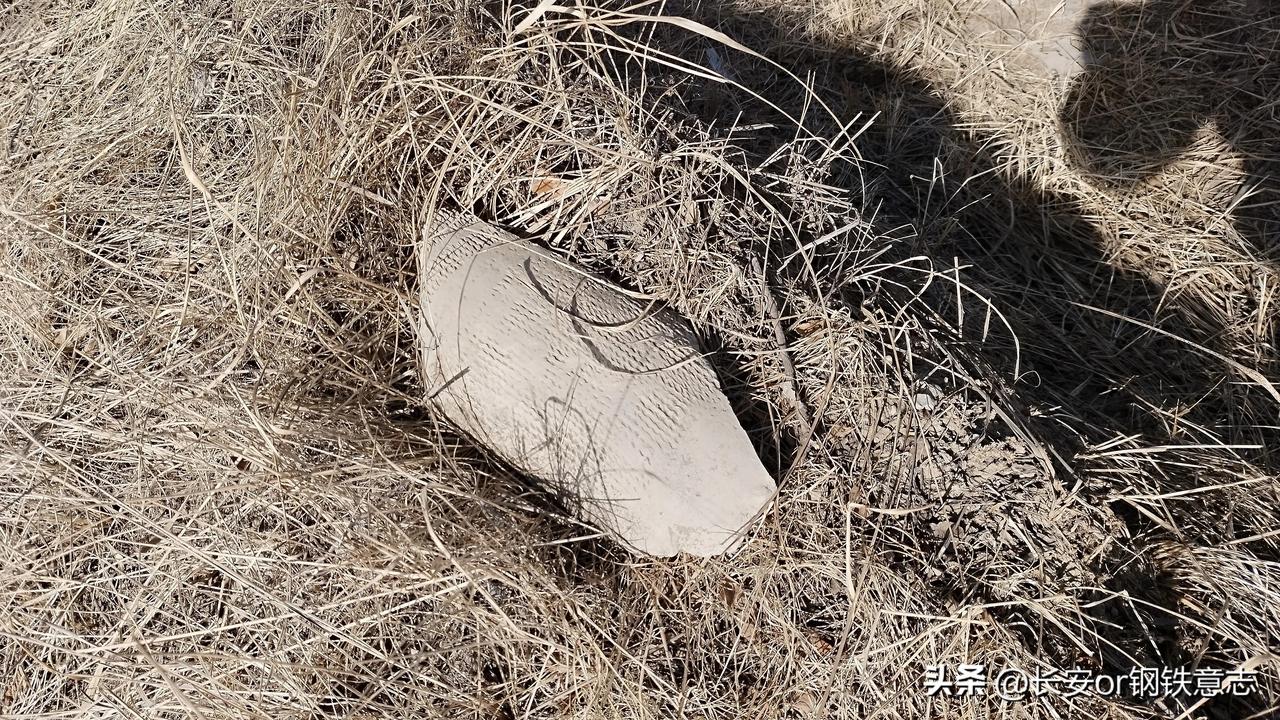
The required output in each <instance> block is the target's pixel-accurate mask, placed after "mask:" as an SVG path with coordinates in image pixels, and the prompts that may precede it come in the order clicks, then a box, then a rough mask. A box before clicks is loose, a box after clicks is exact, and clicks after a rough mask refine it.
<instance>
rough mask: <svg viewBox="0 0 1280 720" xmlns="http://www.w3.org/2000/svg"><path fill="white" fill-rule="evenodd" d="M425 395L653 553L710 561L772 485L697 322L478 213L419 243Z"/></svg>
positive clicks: (456, 218)
mask: <svg viewBox="0 0 1280 720" xmlns="http://www.w3.org/2000/svg"><path fill="white" fill-rule="evenodd" d="M418 262H419V283H420V288H421V297H420V300H421V309H422V315H421V324H422V327H421V341H422V349H423V368H424V373H425V375H426V377H425V382H426V387H427V392H428V393H429V394H431V396H432V401H433V403H434V404H435V405H436V407H437V408H439V409H440V410H441V411H442V412H443V413H444V414H445V415H446V416H447V417H448V418H449V419H450V420H451V421H452V422H453V423H454V424H455V425H456V426H457V427H458V428H459V429H461V430H462V431H464V432H465V433H466V434H467V435H469V436H471V437H472V438H473V439H474V440H476V441H477V442H478V443H480V444H482V445H484V446H486V447H488V448H489V449H490V450H491V451H493V452H494V453H496V454H497V455H499V456H501V457H502V458H504V459H505V460H507V461H508V462H510V463H511V464H512V465H514V466H516V467H517V468H520V469H521V470H523V471H525V472H527V473H528V474H529V475H531V476H533V477H535V478H537V479H539V480H541V481H543V482H544V483H546V484H547V485H548V486H549V487H550V488H551V489H552V490H554V491H556V492H557V493H558V494H560V495H561V496H562V497H564V498H566V500H567V501H568V503H569V504H570V505H571V506H572V507H574V508H575V509H576V510H577V511H578V512H579V513H580V514H581V516H582V517H583V518H584V519H585V520H588V521H589V522H592V523H593V524H596V525H598V526H600V527H602V528H603V529H606V530H608V531H610V532H612V533H613V534H614V535H615V536H617V537H618V538H619V539H621V540H622V541H624V542H625V543H626V544H627V545H629V546H630V547H632V548H634V549H636V550H639V551H641V552H645V553H649V554H653V555H674V554H676V553H679V552H686V553H691V554H695V555H704V556H705V555H714V554H718V553H721V552H724V551H726V550H729V549H731V548H733V547H734V546H735V545H736V543H737V541H738V540H739V539H740V537H741V535H740V532H739V531H740V530H741V529H742V527H743V526H744V525H745V524H746V523H748V522H750V521H751V520H752V518H754V517H755V516H756V515H757V514H758V513H759V512H760V511H761V510H762V509H763V508H764V507H765V506H766V505H767V504H768V502H769V501H770V499H771V498H772V496H773V493H774V490H775V485H774V482H773V479H772V478H771V477H770V476H769V474H768V472H767V471H766V470H765V469H764V467H763V465H762V464H761V462H760V460H759V458H758V456H757V455H756V453H755V450H754V448H753V447H752V445H751V442H750V440H749V439H748V437H747V434H746V432H745V431H744V430H743V428H742V426H741V425H740V424H739V422H738V419H737V417H736V416H735V415H734V413H733V410H732V408H731V407H730V405H729V402H728V400H727V399H726V398H725V396H724V394H723V392H722V391H721V389H720V385H719V382H718V380H717V378H716V375H715V372H714V371H713V369H712V368H711V366H710V364H709V363H708V362H707V361H706V359H705V357H704V356H703V355H702V354H701V351H700V350H699V347H698V343H697V341H696V338H695V336H694V333H693V331H692V328H691V326H690V325H689V323H688V321H687V320H685V319H684V318H682V317H680V316H679V315H677V314H675V313H674V312H672V311H670V310H667V309H655V308H654V307H653V306H652V305H651V303H649V302H646V301H641V300H637V299H634V298H632V297H630V296H628V295H627V294H626V293H624V292H623V291H621V290H619V289H618V288H616V287H615V286H613V285H611V284H609V283H608V282H606V281H605V280H603V279H602V278H600V277H598V276H596V275H593V274H591V273H589V272H587V271H585V270H583V269H581V268H578V267H576V266H574V265H572V264H570V263H568V262H566V261H564V260H563V259H561V258H559V257H558V256H556V255H555V254H554V253H551V252H550V251H547V250H544V249H542V248H540V247H538V246H536V245H534V244H532V243H528V242H525V241H522V240H519V239H518V238H516V237H515V236H513V235H511V234H510V233H507V232H505V231H502V230H499V229H497V228H495V227H493V226H491V225H488V224H486V223H483V222H481V221H479V220H477V219H475V218H474V217H471V216H469V215H464V214H459V213H453V212H450V211H443V210H441V211H437V212H436V213H435V216H434V218H433V219H432V220H431V222H430V223H429V224H428V227H427V228H426V230H425V231H424V236H423V242H422V245H421V247H420V248H419V253H418Z"/></svg>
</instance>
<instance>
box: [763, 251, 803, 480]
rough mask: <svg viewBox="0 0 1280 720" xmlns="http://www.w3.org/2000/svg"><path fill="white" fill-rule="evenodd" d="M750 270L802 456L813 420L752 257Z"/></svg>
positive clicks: (772, 302) (774, 303)
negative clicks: (778, 360) (778, 362)
mask: <svg viewBox="0 0 1280 720" xmlns="http://www.w3.org/2000/svg"><path fill="white" fill-rule="evenodd" d="M751 270H752V272H754V273H755V274H756V276H758V277H759V278H760V288H761V292H760V296H761V297H762V298H764V312H765V315H767V316H768V317H769V321H770V323H772V325H773V340H774V342H775V343H776V344H777V346H778V357H780V358H782V369H783V370H784V371H785V372H786V373H787V382H786V385H785V386H784V387H783V394H784V395H785V396H786V397H787V401H788V402H790V403H791V406H792V408H794V411H795V416H796V423H797V424H798V425H799V426H800V433H799V436H800V438H801V442H800V443H798V444H797V445H796V453H797V454H803V453H804V451H805V446H807V445H808V441H809V438H812V437H813V420H812V419H811V418H810V417H809V409H808V408H807V407H805V404H804V401H803V400H801V399H800V383H799V381H798V380H797V379H796V366H795V364H794V363H793V362H791V353H790V352H788V351H787V334H786V332H785V331H784V330H783V328H782V313H781V312H779V311H778V303H777V301H776V300H774V298H773V291H772V290H770V289H769V280H768V278H767V277H765V274H764V268H763V267H761V265H760V260H759V259H758V258H756V257H754V256H753V257H752V258H751ZM796 460H797V461H798V460H799V458H798V457H797V458H796ZM792 467H794V462H793V464H792Z"/></svg>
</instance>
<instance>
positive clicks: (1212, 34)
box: [1062, 0, 1280, 262]
mask: <svg viewBox="0 0 1280 720" xmlns="http://www.w3.org/2000/svg"><path fill="white" fill-rule="evenodd" d="M1078 34H1079V36H1080V39H1081V41H1082V45H1083V51H1084V58H1083V59H1084V63H1085V66H1086V70H1085V71H1084V72H1083V73H1082V74H1081V75H1080V76H1079V77H1077V78H1076V79H1075V80H1074V81H1073V83H1072V87H1071V92H1070V95H1069V97H1068V100H1067V102H1066V104H1065V106H1064V107H1063V110H1062V120H1063V124H1064V126H1065V128H1066V130H1067V137H1068V139H1069V140H1070V146H1071V150H1072V155H1073V158H1074V160H1075V161H1076V162H1077V164H1078V166H1079V167H1080V168H1081V169H1082V170H1083V171H1084V172H1086V173H1087V174H1089V175H1091V176H1093V178H1094V179H1095V180H1097V181H1099V182H1103V183H1107V184H1112V185H1120V186H1135V185H1137V184H1139V183H1141V182H1142V181H1143V180H1146V179H1147V178H1149V177H1150V176H1151V175H1153V174H1154V173H1156V172H1159V171H1160V170H1161V169H1163V168H1165V167H1166V166H1168V165H1169V164H1170V163H1172V162H1174V161H1176V160H1178V159H1179V158H1181V157H1182V156H1183V155H1184V153H1185V152H1186V151H1187V150H1188V149H1189V148H1190V146H1191V144H1192V142H1193V140H1194V139H1195V135H1196V134H1197V132H1198V131H1200V130H1201V129H1202V128H1204V127H1205V126H1206V125H1207V124H1209V123H1212V124H1214V125H1216V126H1217V130H1218V131H1219V132H1220V133H1221V134H1222V135H1223V137H1224V138H1225V139H1226V140H1227V141H1228V142H1229V143H1230V144H1231V145H1232V146H1233V148H1234V150H1235V151H1236V152H1237V153H1238V154H1239V155H1240V156H1242V157H1243V158H1244V171H1245V175H1246V179H1245V181H1244V184H1243V187H1242V188H1241V190H1242V193H1241V194H1240V195H1238V196H1237V200H1238V204H1237V205H1236V207H1235V210H1234V213H1233V215H1234V217H1233V219H1234V222H1235V224H1236V228H1237V229H1238V231H1239V232H1240V234H1241V235H1242V236H1244V238H1245V239H1246V240H1247V241H1248V242H1249V244H1250V245H1251V250H1252V252H1254V253H1255V254H1256V255H1257V256H1258V257H1260V258H1261V259H1264V260H1270V261H1272V262H1280V7H1278V6H1276V5H1275V4H1274V3H1272V2H1269V0H1147V1H1146V2H1114V1H1108V2H1101V3H1098V4H1096V5H1093V6H1091V7H1090V8H1089V9H1088V12H1087V13H1086V15H1085V17H1084V19H1083V20H1081V21H1080V24H1079V27H1078ZM1246 191H1252V194H1251V195H1249V196H1247V197H1246V196H1245V193H1246Z"/></svg>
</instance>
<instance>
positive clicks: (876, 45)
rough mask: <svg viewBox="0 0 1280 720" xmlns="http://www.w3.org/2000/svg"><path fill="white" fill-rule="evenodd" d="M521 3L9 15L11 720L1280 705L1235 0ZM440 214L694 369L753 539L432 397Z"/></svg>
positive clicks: (0, 529) (1268, 287) (1273, 137)
mask: <svg viewBox="0 0 1280 720" xmlns="http://www.w3.org/2000/svg"><path fill="white" fill-rule="evenodd" d="M1026 6H1027V4H1025V3H1023V4H1018V7H1019V8H1022V9H1021V10H1019V12H1021V13H1022V14H1021V15H1020V17H1030V16H1034V15H1036V13H1040V12H1042V11H1043V10H1044V8H1040V9H1036V8H1029V9H1028V8H1027V7H1026ZM537 7H538V9H537V10H534V11H533V12H530V9H529V8H528V7H511V6H509V5H507V4H504V3H501V2H495V3H488V2H485V3H481V2H467V1H464V0H459V1H457V2H443V1H441V0H433V1H430V2H426V1H424V2H410V1H406V2H374V3H359V4H357V3H345V2H321V1H320V0H315V1H311V0H302V1H294V2H290V3H277V2H271V1H269V0H239V1H237V2H231V3H224V2H207V3H200V2H194V3H172V4H166V3H153V2H140V1H137V2H135V1H133V0H116V1H115V2H60V1H53V0H19V2H16V3H12V4H10V5H9V6H7V7H5V8H4V9H2V10H0V158H2V159H0V248H2V249H3V254H0V258H2V259H0V262H2V263H4V265H3V272H0V308H2V312H3V317H4V318H5V319H6V323H5V324H3V326H2V329H3V333H2V334H0V337H2V338H3V345H2V346H0V347H2V350H0V362H2V363H3V365H2V366H0V414H2V415H0V416H2V417H3V425H2V427H3V430H2V431H0V432H3V438H4V442H3V448H4V451H3V464H0V467H3V468H4V470H3V473H4V474H3V482H0V595H2V596H3V602H0V713H3V714H4V715H5V716H10V717H156V718H159V717H209V718H222V717H225V718H246V717H268V718H281V717H298V718H302V717H305V718H326V717H351V718H371V717H406V716H411V717H418V716H423V717H429V716H439V717H482V718H494V717H497V718H525V717H533V718H552V717H555V718H559V717H578V718H596V717H608V718H615V717H616V718H633V717H635V718H641V717H646V718H647V717H652V718H666V717H673V716H688V717H696V718H737V717H759V718H809V717H813V718H817V717H834V718H863V717H905V718H916V717H948V718H950V717H965V718H968V717H1046V718H1048V717H1078V716H1087V717H1095V718H1112V717H1114V718H1147V717H1151V718H1164V717H1176V716H1179V715H1180V714H1185V716H1188V717H1214V718H1242V717H1270V716H1271V715H1272V714H1274V713H1275V712H1276V708H1277V704H1278V703H1280V678H1278V673H1280V668H1278V667H1277V664H1276V655H1277V654H1280V534H1278V531H1277V529H1276V528H1278V527H1280V481H1278V480H1277V475H1276V473H1277V467H1280V457H1278V456H1277V454H1276V453H1277V449H1280V442H1278V441H1277V434H1278V433H1280V430H1278V427H1277V426H1280V393H1277V390H1276V389H1275V387H1274V386H1273V385H1272V382H1271V381H1272V380H1273V379H1275V378H1277V376H1278V373H1277V371H1276V362H1275V354H1276V352H1277V343H1276V337H1277V327H1276V325H1277V315H1280V312H1278V311H1277V307H1278V305H1277V293H1276V290H1277V287H1280V272H1277V270H1278V266H1277V263H1278V262H1280V251H1278V249H1277V247H1276V239H1275V238H1276V237H1277V233H1276V228H1277V227H1280V221H1278V218H1277V213H1276V202H1275V201H1276V198H1277V193H1278V192H1280V189H1278V184H1277V182H1276V180H1275V178H1277V177H1280V172H1276V169H1277V165H1278V162H1277V158H1280V147H1278V146H1277V138H1280V114H1278V113H1277V109H1276V108H1277V107H1280V106H1278V105H1277V100H1280V96H1278V93H1280V77H1278V76H1280V62H1277V60H1278V58H1277V57H1276V54H1277V52H1278V50H1277V48H1280V39H1278V38H1280V20H1277V19H1276V18H1275V17H1272V16H1271V15H1270V14H1269V13H1271V12H1273V10H1272V9H1271V8H1269V7H1268V6H1267V4H1266V3H1259V2H1253V1H1252V0H1249V1H1244V0H1241V1H1239V2H1213V3H1209V2H1198V1H1197V0H1191V1H1190V2H1187V1H1179V2H1165V1H1164V0H1146V1H1145V2H1123V3H1110V2H1100V3H1087V4H1072V3H1067V4H1064V9H1065V10H1067V11H1068V15H1069V16H1070V17H1072V18H1076V19H1075V20H1072V21H1071V22H1070V23H1068V24H1070V25H1071V26H1072V28H1073V32H1074V33H1075V34H1076V35H1077V37H1076V42H1078V45H1072V46H1071V47H1073V48H1078V51H1079V53H1080V54H1079V55H1078V56H1077V57H1079V58H1080V59H1083V60H1087V61H1088V62H1087V64H1085V65H1084V66H1082V67H1080V68H1079V69H1072V68H1071V67H1070V64H1061V65H1058V66H1057V67H1056V70H1057V72H1053V71H1049V72H1046V71H1045V67H1044V63H1043V62H1039V61H1037V60H1036V57H1037V56H1036V54H1035V53H1036V52H1039V51H1038V50H1035V49H1034V48H1033V49H1032V50H1030V51H1029V50H1027V49H1026V46H1027V43H1024V42H1022V41H1021V40H1019V38H1021V37H1022V35H1021V34H1022V33H1026V32H1028V31H1026V29H1025V28H1023V27H1022V26H1019V27H1018V28H1016V29H1013V30H1007V31H1006V30H999V28H998V27H996V26H999V25H1001V23H1002V22H1003V21H999V20H996V21H993V20H992V18H993V17H997V18H998V17H999V12H997V11H998V10H999V8H997V7H996V6H995V5H994V4H992V3H986V2H968V3H960V4H959V5H953V4H952V3H951V2H942V1H940V0H908V1H907V2H901V1H899V0H893V1H892V2H891V1H889V0H884V2H879V0H839V1H835V2H822V1H816V2H814V3H801V4H795V3H785V4H784V3H776V4H775V3H772V2H771V0H754V1H752V2H739V3H731V2H715V3H700V4H667V5H665V6H659V5H648V6H641V7H630V6H625V7H624V6H622V5H616V6H613V5H610V6H607V7H592V6H584V5H573V6H572V8H569V7H568V6H558V5H551V4H546V3H543V4H537ZM1027 12H1030V15H1028V14H1027ZM992 13H995V14H994V15H993V14H992ZM984 18H985V19H984ZM993 22H994V23H995V25H994V26H993V24H992V23H993ZM1019 22H1021V21H1019ZM1055 22H1057V23H1059V24H1055V25H1038V26H1036V27H1037V28H1040V29H1039V30H1036V31H1035V32H1037V33H1042V34H1040V35H1034V33H1033V35H1034V37H1033V42H1032V43H1031V45H1034V46H1036V47H1040V46H1042V45H1043V43H1044V42H1045V41H1046V40H1045V38H1050V39H1052V38H1061V33H1062V27H1063V26H1062V25H1061V23H1062V22H1065V21H1055ZM993 27H996V30H992V28H993ZM975 28H976V29H975ZM982 28H986V30H982ZM1046 28H1047V30H1046ZM1044 32H1047V33H1048V35H1045V34H1043V33H1044ZM1053 42H1057V41H1056V40H1053ZM1059 47H1060V46H1059ZM1019 48H1021V49H1019ZM1028 52H1030V53H1031V54H1030V55H1027V54H1026V53H1028ZM1028 58H1031V60H1028ZM1037 63H1039V64H1037ZM441 203H444V204H449V205H451V206H455V207H458V206H460V207H465V208H467V209H470V210H472V211H474V212H476V213H477V214H479V215H480V216H482V217H484V218H486V219H487V220H490V221H493V222H496V223H499V224H502V225H505V226H507V227H510V228H512V229H514V230H516V231H518V232H521V233H523V234H526V235H528V236H530V237H532V238H534V239H536V240H538V241H540V242H542V243H544V244H546V245H547V246H549V247H551V248H554V249H555V250H557V251H559V252H562V253H564V254H565V255H566V256H568V257H571V258H572V259H574V260H575V261H577V262H580V263H582V264H584V265H586V266H588V267H591V268H592V269H594V270H597V271H599V272H601V273H603V274H605V275H607V276H609V277H611V278H613V279H614V280H616V281H617V282H619V283H621V284H623V285H625V286H627V287H631V288H634V289H636V290H639V291H642V292H645V293H651V294H654V295H657V296H660V297H663V298H665V299H667V300H668V301H669V303H670V304H671V305H672V306H673V307H675V308H676V309H677V310H679V311H681V312H682V313H684V314H685V315H686V316H688V317H689V318H691V319H692V320H693V321H694V322H695V323H696V324H697V325H698V327H699V329H700V331H701V332H703V333H704V334H705V336H706V341H707V343H708V344H709V345H712V346H715V347H717V348H719V349H720V350H721V352H720V353H718V354H717V355H716V357H715V362H716V363H717V365H718V370H719V371H720V373H721V375H722V379H723V382H724V386H725V390H726V392H727V393H728V395H729V396H730V399H731V400H732V401H733V403H734V405H735V409H736V410H737V412H738V414H739V415H740V417H741V418H742V420H743V423H744V425H745V426H746V427H747V428H748V430H749V432H750V433H751V434H752V436H753V439H754V441H755V442H756V444H757V446H758V449H759V451H760V453H761V456H762V458H764V459H765V461H766V464H767V465H768V467H770V468H771V470H772V471H773V472H774V473H775V477H776V478H777V479H778V480H779V487H780V494H779V498H778V501H777V504H776V508H775V510H774V511H773V512H772V513H771V514H770V515H769V516H768V517H766V518H765V519H764V520H763V521H762V522H761V523H760V524H759V525H758V526H757V527H755V528H753V529H752V536H751V538H750V540H749V541H748V542H747V543H746V544H745V545H744V547H743V548H742V549H741V550H740V551H739V552H737V553H736V554H734V555H732V556H729V557H724V558H720V559H715V560H711V561H706V562H692V561H682V560H672V561H668V560H661V561H659V560H650V559H646V558H643V557H638V556H635V555H631V554H628V553H626V552H624V551H622V550H621V549H619V548H618V547H617V546H616V545H615V544H614V543H612V542H611V541H609V540H608V539H606V538H602V537H599V535H598V534H597V533H596V532H595V531H594V530H593V529H592V528H589V527H585V526H583V525H581V524H580V523H578V522H577V521H575V520H574V519H573V518H572V517H570V516H568V515H567V514H566V513H563V512H561V511H560V510H558V509H557V508H558V507H559V506H558V504H557V501H556V499H555V498H551V497H547V496H546V495H544V494H541V493H539V492H538V491H537V490H536V489H533V488H531V487H530V486H529V485H528V484H527V483H526V482H525V481H523V480H522V479H521V478H519V477H517V476H515V475H514V474H513V473H512V472H510V470H509V468H506V467H504V466H503V465H502V464H501V463H499V462H496V461H494V460H493V459H492V458H491V457H489V456H487V455H486V454H485V453H484V451H483V450H482V449H480V448H477V447H474V446H473V445H472V444H470V443H468V442H466V441H465V440H463V439H461V438H459V437H458V435H457V434H456V433H454V432H452V431H451V429H450V428H449V427H448V426H447V424H444V423H441V422H440V420H439V418H437V417H436V416H435V415H434V414H433V412H432V411H431V409H430V408H429V406H428V404H427V403H426V402H425V395H426V393H427V389H426V388H424V387H422V384H421V382H420V381H419V379H418V378H419V374H418V368H417V367H416V360H415V358H416V353H415V338H414V334H413V327H414V316H413V312H414V310H413V307H414V297H415V290H416V287H415V282H416V280H415V273H414V259H413V254H412V250H413V247H414V244H415V241H416V239H417V237H418V234H419V232H420V228H421V225H422V222H423V220H424V217H425V212H426V210H427V209H428V208H430V207H433V206H435V205H437V204H441ZM756 268H760V271H757V270H756ZM770 298H771V299H772V300H773V304H774V305H776V306H777V307H778V308H779V310H780V313H781V324H782V326H783V335H784V338H783V339H784V341H785V342H784V343H783V345H784V346H783V347H781V348H780V347H779V343H778V341H777V338H776V335H775V328H774V323H773V322H772V320H771V318H770V314H771V313H770V311H769V306H770V302H768V300H769V299H770ZM780 350H785V357H787V358H789V359H790V360H791V361H792V366H793V368H794V370H793V371H789V370H788V368H787V366H786V363H784V362H783V357H784V353H783V352H780ZM959 663H985V664H987V665H988V666H989V667H990V668H992V669H993V670H995V669H999V668H1005V667H1016V668H1022V669H1027V670H1035V669H1039V668H1070V667H1079V668H1085V669H1088V670H1090V671H1091V672H1095V673H1102V672H1111V673H1123V672H1128V671H1129V670H1131V669H1133V668H1135V667H1156V666H1168V667H1175V666H1176V667H1186V668H1190V669H1200V670H1205V669H1219V670H1224V671H1225V670H1238V669H1244V670H1256V671H1257V672H1258V681H1259V685H1260V687H1259V688H1258V689H1257V691H1256V692H1253V693H1250V694H1249V695H1247V696H1244V697H1232V696H1230V695H1229V694H1228V695H1227V696H1222V697H1215V698H1211V699H1207V700H1204V701H1201V700H1200V699H1198V698H1194V697H1185V696H1183V697H1161V698H1135V697H1125V698H1102V697H1098V696H1096V695H1091V694H1083V695H1079V696H1076V697H1070V698H1068V697H1063V696H1060V695H1049V696H1046V697H1044V698H1039V699H1032V700H1028V701H1024V702H1005V701H1001V700H998V699H996V698H994V697H991V696H981V697H954V696H953V697H928V696H926V694H925V692H924V686H923V677H924V672H925V667H926V666H928V665H939V664H940V665H949V666H952V667H954V666H955V665H957V664H959Z"/></svg>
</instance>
